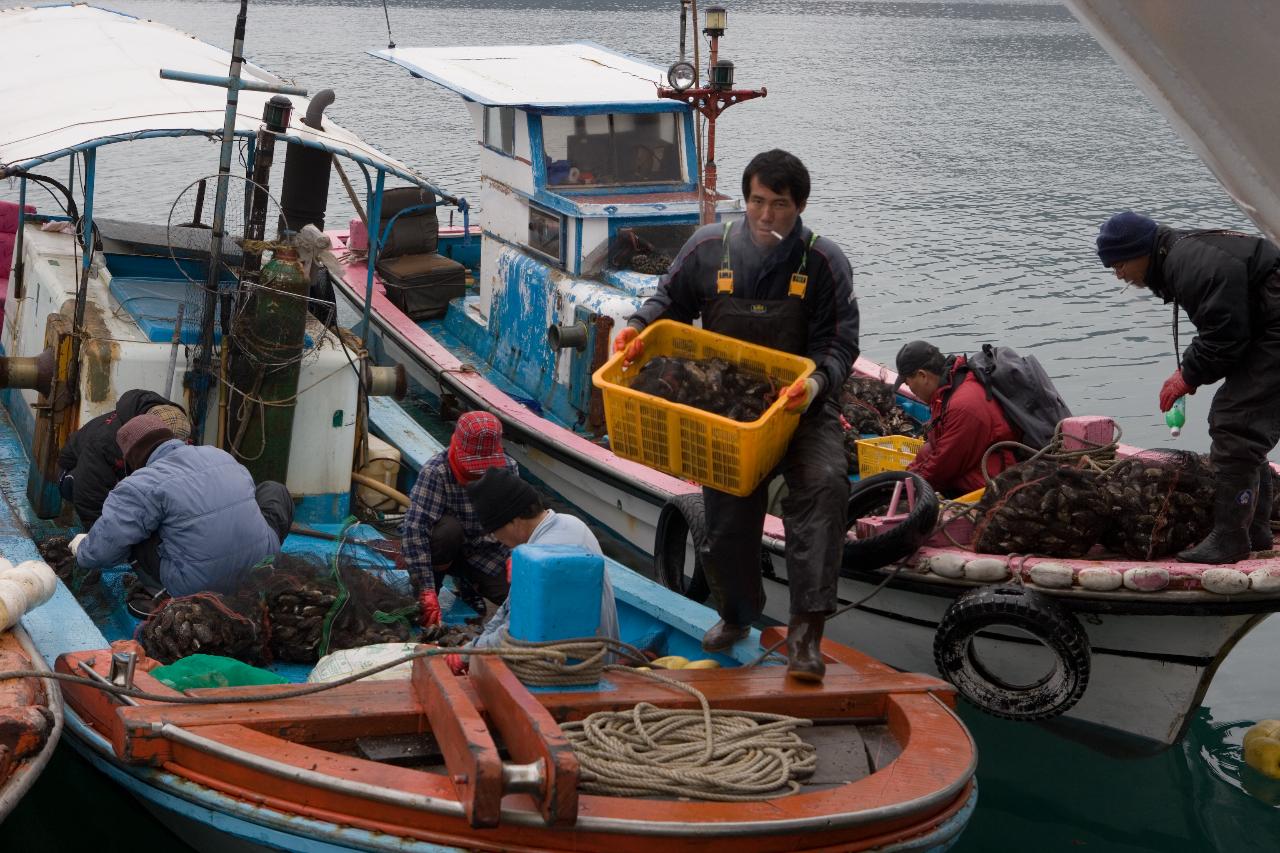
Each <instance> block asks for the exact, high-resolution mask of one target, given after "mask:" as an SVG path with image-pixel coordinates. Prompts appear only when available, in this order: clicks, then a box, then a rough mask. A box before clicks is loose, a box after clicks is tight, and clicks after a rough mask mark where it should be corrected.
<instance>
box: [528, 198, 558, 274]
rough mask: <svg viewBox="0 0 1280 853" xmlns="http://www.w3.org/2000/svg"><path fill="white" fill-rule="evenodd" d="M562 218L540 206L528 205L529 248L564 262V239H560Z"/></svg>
mask: <svg viewBox="0 0 1280 853" xmlns="http://www.w3.org/2000/svg"><path fill="white" fill-rule="evenodd" d="M563 225H564V218H563V217H562V216H560V215H558V214H555V213H552V212H550V211H548V210H543V209H542V208H540V207H534V206H532V205H530V206H529V248H530V249H533V251H535V252H537V253H538V254H540V255H546V256H547V257H548V258H550V259H551V260H553V261H555V262H556V263H560V264H562V263H564V251H563V249H562V247H563V245H564V241H563V240H561V239H560V235H561V233H562V231H563Z"/></svg>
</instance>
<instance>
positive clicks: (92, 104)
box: [0, 6, 434, 189]
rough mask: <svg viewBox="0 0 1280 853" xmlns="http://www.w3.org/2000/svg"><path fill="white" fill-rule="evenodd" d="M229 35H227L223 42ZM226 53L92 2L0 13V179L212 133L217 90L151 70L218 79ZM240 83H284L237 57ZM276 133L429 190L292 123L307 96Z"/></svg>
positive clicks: (337, 130) (375, 158)
mask: <svg viewBox="0 0 1280 853" xmlns="http://www.w3.org/2000/svg"><path fill="white" fill-rule="evenodd" d="M229 38H230V33H228V39H229ZM230 62H231V54H230V53H228V52H227V51H225V50H221V49H219V48H216V47H213V46H211V45H208V44H205V43H204V42H202V41H200V40H199V39H197V38H195V37H194V36H191V35H187V34H186V33H182V32H179V31H178V30H175V29H172V28H170V27H167V26H165V25H164V24H157V23H155V22H153V21H145V20H142V19H140V18H134V17H131V16H129V15H123V14H120V13H118V12H111V11H108V10H106V9H99V8H95V7H92V6H44V7H40V8H34V9H33V8H18V9H6V10H2V11H0V116H3V120H0V175H4V174H12V173H16V172H21V171H24V170H26V169H29V168H32V167H34V166H37V165H39V164H40V163H43V162H48V161H49V160H54V159H57V158H59V157H62V156H65V155H66V154H68V153H70V152H71V151H72V150H78V149H83V148H91V147H94V146H95V145H99V144H105V143H107V142H114V141H124V140H127V139H131V138H138V137H141V136H151V135H180V134H184V133H211V134H219V135H220V134H221V131H222V124H223V118H224V114H225V110H226V100H227V90H226V89H224V88H221V87H217V86H204V85H199V84H195V83H182V82H178V81H174V80H162V79H160V69H161V68H168V69H172V70H175V71H186V72H190V73H195V74H207V75H210V76H217V77H225V76H226V74H227V70H228V67H229V66H230ZM243 77H244V78H245V79H251V80H257V81H260V82H266V83H272V84H277V85H278V84H283V83H284V82H285V81H283V80H281V79H280V78H279V77H276V76H275V75H273V74H271V73H269V72H267V71H264V70H263V69H261V68H258V67H257V66H254V65H250V64H248V63H246V64H245V65H244V67H243ZM271 97H272V96H271V94H270V93H267V92H250V91H242V92H240V104H239V110H238V113H237V116H236V132H237V133H238V134H246V135H248V134H253V133H256V132H257V130H258V127H259V126H260V125H261V124H262V108H263V105H264V104H265V103H266V102H267V100H268V99H270V98H271ZM289 98H290V100H291V101H292V102H293V105H294V111H293V116H292V118H291V120H290V126H289V130H288V133H287V134H285V135H284V138H285V139H291V140H295V141H299V142H303V143H304V144H310V145H315V146H318V147H321V148H325V149H328V150H332V151H335V152H337V153H339V154H343V155H346V156H349V157H351V158H353V159H356V160H360V161H362V162H365V163H366V164H368V165H371V166H374V167H376V168H382V169H385V170H387V171H388V172H391V173H392V174H395V175H397V176H399V177H401V178H403V179H405V180H407V181H410V182H412V183H415V184H419V185H422V186H426V187H429V188H432V189H434V188H433V187H431V184H430V182H429V181H428V180H427V178H426V177H425V176H423V175H419V174H417V173H416V172H414V171H413V170H412V169H410V168H409V167H408V166H406V165H404V164H403V163H401V162H399V161H397V160H394V159H392V158H390V157H388V156H387V155H385V154H383V153H382V152H381V151H378V150H377V149H376V148H373V147H372V146H369V145H367V144H365V142H364V141H362V140H361V139H360V138H359V137H358V136H356V135H355V134H353V133H351V132H350V131H348V130H345V129H343V128H342V127H339V126H338V125H337V124H336V123H334V122H332V121H330V120H329V119H327V118H326V119H325V120H324V128H325V129H324V130H323V131H319V130H314V129H312V128H309V127H307V126H306V125H304V124H302V117H303V116H305V115H306V111H307V106H308V105H309V104H310V100H309V99H307V98H303V97H298V96H293V95H291V96H289Z"/></svg>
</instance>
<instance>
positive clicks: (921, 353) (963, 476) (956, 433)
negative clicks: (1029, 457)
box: [897, 341, 1020, 498]
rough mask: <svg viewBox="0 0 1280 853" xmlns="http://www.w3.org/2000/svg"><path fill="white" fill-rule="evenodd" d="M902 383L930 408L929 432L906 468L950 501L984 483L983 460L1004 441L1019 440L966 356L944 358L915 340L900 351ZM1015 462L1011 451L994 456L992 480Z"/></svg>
mask: <svg viewBox="0 0 1280 853" xmlns="http://www.w3.org/2000/svg"><path fill="white" fill-rule="evenodd" d="M897 368H898V384H899V385H901V384H902V383H904V382H905V383H906V385H907V387H908V388H910V389H911V393H913V394H915V395H916V396H917V397H919V398H920V400H922V401H924V402H927V403H928V404H929V413H930V420H929V432H928V436H927V439H926V440H925V443H924V446H923V447H921V448H920V451H919V452H918V453H917V454H916V458H915V460H914V461H912V463H911V464H910V465H908V466H907V470H908V471H914V472H915V473H917V474H919V475H920V476H921V477H923V478H924V479H925V480H927V481H928V482H929V485H931V486H933V488H934V489H936V490H937V491H939V492H941V493H943V494H945V495H947V496H948V497H953V498H954V497H959V496H960V495H964V494H967V493H969V492H972V491H973V490H974V489H980V488H982V487H983V486H985V485H986V478H985V477H984V476H983V473H982V457H983V455H984V454H985V453H986V452H987V448H989V447H991V445H993V444H995V443H997V442H1001V441H1017V440H1018V439H1019V438H1020V435H1019V434H1018V432H1017V430H1015V429H1014V428H1013V427H1012V426H1010V424H1009V420H1008V418H1007V417H1005V413H1004V410H1003V409H1002V408H1001V407H1000V403H999V402H998V401H996V399H995V398H994V397H992V396H991V395H989V394H988V393H987V389H986V388H984V387H983V385H982V383H981V382H979V381H978V377H977V375H976V374H974V373H973V372H972V371H970V370H969V369H968V368H967V367H966V363H965V357H964V356H962V355H953V356H944V355H943V354H942V352H941V351H940V350H939V349H938V348H937V347H935V346H934V345H933V344H931V343H929V342H928V341H911V342H910V343H908V344H905V345H904V346H903V347H902V349H900V350H898V358H897ZM1015 461H1016V460H1015V459H1014V457H1013V454H1012V453H1010V452H1009V451H1008V450H1000V451H996V452H995V453H993V454H991V456H990V457H989V458H988V460H987V473H988V474H990V475H991V476H992V477H994V476H995V475H996V474H999V473H1000V472H1001V471H1003V470H1004V469H1005V468H1007V467H1009V466H1010V465H1012V464H1013V463H1014V462H1015Z"/></svg>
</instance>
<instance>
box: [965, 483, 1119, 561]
mask: <svg viewBox="0 0 1280 853" xmlns="http://www.w3.org/2000/svg"><path fill="white" fill-rule="evenodd" d="M1098 476H1099V475H1098V472H1097V471H1096V470H1094V469H1091V468H1081V467H1075V466H1074V465H1066V464H1062V463H1060V462H1055V461H1051V460H1047V459H1034V460H1029V461H1027V462H1023V463H1020V464H1018V465H1014V466H1013V467H1011V468H1007V469H1005V470H1004V471H1003V472H1001V473H1000V475H999V476H998V477H996V478H995V480H994V485H993V486H989V487H988V488H987V490H986V493H985V494H984V495H983V497H982V500H981V501H979V502H978V506H977V509H976V514H977V516H978V521H977V524H976V526H975V529H974V538H973V544H974V550H976V551H978V552H980V553H984V554H1043V555H1045V556H1051V557H1081V556H1084V554H1085V553H1086V552H1088V551H1089V549H1090V548H1092V547H1093V546H1094V545H1096V544H1098V542H1099V541H1100V540H1101V538H1102V534H1103V532H1104V531H1105V530H1106V528H1107V525H1108V522H1109V518H1110V517H1109V515H1108V512H1109V509H1108V506H1107V498H1106V495H1105V494H1104V492H1103V491H1102V489H1101V487H1100V484H1099V482H1098Z"/></svg>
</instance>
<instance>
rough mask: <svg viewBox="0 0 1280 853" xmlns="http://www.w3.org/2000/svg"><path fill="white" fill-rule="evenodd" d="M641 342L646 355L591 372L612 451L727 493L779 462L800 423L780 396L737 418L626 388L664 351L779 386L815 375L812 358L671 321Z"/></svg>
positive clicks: (754, 481)
mask: <svg viewBox="0 0 1280 853" xmlns="http://www.w3.org/2000/svg"><path fill="white" fill-rule="evenodd" d="M640 339H641V340H643V341H644V354H643V355H641V356H640V358H639V359H637V360H636V361H634V362H632V363H631V365H629V366H628V367H626V368H624V367H623V366H622V354H621V353H615V354H614V356H613V357H612V358H610V359H609V360H608V361H607V362H605V363H604V365H603V366H601V367H600V369H599V370H597V371H596V372H595V375H594V376H593V377H592V381H593V382H594V383H595V385H596V387H597V388H599V389H601V391H602V392H603V394H604V416H605V422H606V424H607V426H608V430H609V444H610V447H611V448H612V449H613V452H614V453H616V454H618V455H619V456H621V457H623V458H624V459H631V460H633V461H635V462H640V463H642V464H644V465H648V466H649V467H650V468H657V469H658V470H659V471H665V472H666V473H668V474H674V475H675V476H677V477H683V478H685V479H687V480H693V481H695V482H698V483H701V484H703V485H704V486H710V487H711V488H713V489H718V490H719V491H722V492H727V493H728V494H731V495H738V496H740V497H742V496H746V495H749V494H751V492H752V491H754V490H755V488H756V486H758V485H759V484H760V481H761V480H763V479H764V478H765V477H766V476H767V475H768V473H769V472H770V471H771V470H773V467H774V466H775V465H777V464H778V462H779V460H781V459H782V455H783V454H784V453H785V452H786V450H787V444H788V442H790V441H791V434H792V433H793V432H795V428H796V425H797V424H799V422H800V418H799V416H797V415H795V414H793V413H791V412H787V411H785V410H784V409H783V402H784V401H783V400H782V399H781V397H779V399H778V400H777V401H776V402H774V404H773V405H772V406H770V407H769V408H768V410H766V411H765V413H764V414H763V415H762V416H761V417H760V418H759V419H758V420H756V421H753V422H751V423H741V422H739V421H735V420H731V419H729V418H726V417H721V416H720V415H713V414H711V413H710V412H704V411H702V410H701V409H695V408H693V407H692V406H685V405H682V404H680V403H671V402H668V401H666V400H663V399H662V398H661V397H655V396H653V395H651V394H645V393H642V392H640V391H633V390H631V388H630V387H629V386H630V385H631V383H632V382H633V381H634V380H635V377H636V376H637V375H638V374H639V373H640V368H642V367H643V366H644V365H645V363H646V362H647V361H649V360H650V359H652V358H656V357H657V356H661V355H665V356H674V357H679V358H693V359H700V360H703V359H709V358H722V359H724V360H725V361H727V362H729V363H731V364H734V365H737V366H738V367H741V368H743V369H744V370H749V371H752V372H754V373H759V374H762V375H767V376H771V377H773V378H774V379H775V380H777V382H778V384H779V386H781V387H785V386H787V385H790V384H791V383H792V382H794V381H796V380H797V379H799V378H801V377H804V376H808V375H809V374H810V373H812V372H813V367H814V365H813V362H812V361H810V360H809V359H807V358H804V357H803V356H798V355H791V354H789V353H785V352H779V351H778V350H772V349H769V348H768V347H762V346H757V345H755V344H749V343H746V342H744V341H740V340H738V339H737V338H731V337H728V336H727V335H717V334H715V333H714V332H708V331H705V330H703V329H698V328H694V327H693V326H690V325H687V324H685V323H677V322H675V321H672V320H659V321H657V322H656V323H652V324H650V325H649V326H648V327H647V328H645V330H644V331H643V332H641V333H640Z"/></svg>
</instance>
